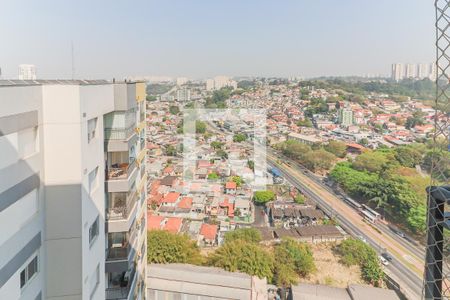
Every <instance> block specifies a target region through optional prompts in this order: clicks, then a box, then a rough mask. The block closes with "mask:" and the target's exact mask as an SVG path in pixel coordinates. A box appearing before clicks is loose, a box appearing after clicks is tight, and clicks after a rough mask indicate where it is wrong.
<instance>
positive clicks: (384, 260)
mask: <svg viewBox="0 0 450 300" xmlns="http://www.w3.org/2000/svg"><path fill="white" fill-rule="evenodd" d="M378 259H379V260H380V262H381V263H382V264H383V265H385V266H387V265H389V262H388V261H387V259H386V258H384V257H383V256H381V255H380V256H378Z"/></svg>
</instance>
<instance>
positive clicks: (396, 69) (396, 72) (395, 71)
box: [391, 64, 404, 81]
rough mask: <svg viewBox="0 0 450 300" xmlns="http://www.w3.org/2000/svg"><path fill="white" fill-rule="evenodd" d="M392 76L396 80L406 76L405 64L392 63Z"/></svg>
mask: <svg viewBox="0 0 450 300" xmlns="http://www.w3.org/2000/svg"><path fill="white" fill-rule="evenodd" d="M391 74H392V75H391V77H392V79H393V80H395V81H400V80H402V79H403V77H404V68H403V64H392V73H391Z"/></svg>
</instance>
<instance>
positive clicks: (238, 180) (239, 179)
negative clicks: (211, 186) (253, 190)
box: [231, 176, 244, 187]
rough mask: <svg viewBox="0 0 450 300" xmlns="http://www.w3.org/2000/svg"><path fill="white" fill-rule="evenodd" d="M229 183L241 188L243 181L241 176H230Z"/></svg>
mask: <svg viewBox="0 0 450 300" xmlns="http://www.w3.org/2000/svg"><path fill="white" fill-rule="evenodd" d="M231 181H233V182H235V183H236V185H237V186H238V187H240V186H242V184H243V183H244V179H242V177H241V176H232V177H231Z"/></svg>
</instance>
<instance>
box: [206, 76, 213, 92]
mask: <svg viewBox="0 0 450 300" xmlns="http://www.w3.org/2000/svg"><path fill="white" fill-rule="evenodd" d="M206 90H207V91H212V90H214V79H207V80H206Z"/></svg>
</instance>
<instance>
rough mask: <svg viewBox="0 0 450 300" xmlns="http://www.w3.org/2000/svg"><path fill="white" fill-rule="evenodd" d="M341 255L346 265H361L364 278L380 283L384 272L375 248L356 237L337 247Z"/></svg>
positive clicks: (372, 282)
mask: <svg viewBox="0 0 450 300" xmlns="http://www.w3.org/2000/svg"><path fill="white" fill-rule="evenodd" d="M335 251H336V253H337V254H338V255H339V256H341V263H343V264H344V265H346V266H352V265H359V267H360V268H361V272H362V274H363V277H364V280H365V281H366V282H368V283H371V284H374V285H378V284H379V283H380V282H381V280H382V279H383V276H384V272H383V269H382V268H381V265H380V262H379V261H378V256H377V253H376V252H375V250H374V249H373V248H371V247H370V246H369V245H367V244H366V243H364V242H363V241H360V240H356V239H346V240H345V241H343V242H342V243H341V244H339V245H338V246H337V247H336V248H335Z"/></svg>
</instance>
